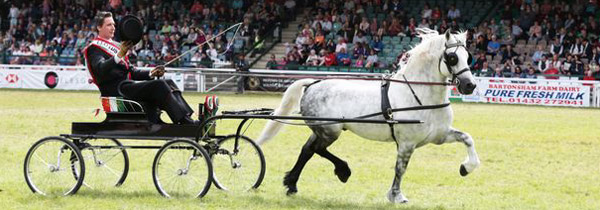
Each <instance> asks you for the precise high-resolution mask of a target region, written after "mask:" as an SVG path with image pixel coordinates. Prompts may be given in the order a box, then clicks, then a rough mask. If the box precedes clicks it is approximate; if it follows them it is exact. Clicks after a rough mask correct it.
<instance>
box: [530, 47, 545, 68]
mask: <svg viewBox="0 0 600 210" xmlns="http://www.w3.org/2000/svg"><path fill="white" fill-rule="evenodd" d="M537 48H538V49H537V51H535V53H533V56H531V60H533V63H534V64H535V65H537V64H538V62H540V60H542V57H543V56H544V55H545V54H546V52H545V51H544V47H542V46H541V45H538V47H537Z"/></svg>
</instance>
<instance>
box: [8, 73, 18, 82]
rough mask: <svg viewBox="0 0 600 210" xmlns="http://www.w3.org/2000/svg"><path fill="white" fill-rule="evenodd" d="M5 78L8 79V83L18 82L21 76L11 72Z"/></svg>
mask: <svg viewBox="0 0 600 210" xmlns="http://www.w3.org/2000/svg"><path fill="white" fill-rule="evenodd" d="M5 79H6V81H8V83H17V82H18V81H19V76H17V75H16V74H9V75H6V77H5Z"/></svg>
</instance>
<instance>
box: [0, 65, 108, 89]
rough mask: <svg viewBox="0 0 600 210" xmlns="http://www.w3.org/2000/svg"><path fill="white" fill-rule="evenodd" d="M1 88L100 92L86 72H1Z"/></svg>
mask: <svg viewBox="0 0 600 210" xmlns="http://www.w3.org/2000/svg"><path fill="white" fill-rule="evenodd" d="M0 88H28V89H60V90H98V87H96V85H95V84H93V83H92V78H91V76H90V74H89V73H88V72H86V71H77V70H71V71H65V70H63V71H55V70H24V69H21V70H0Z"/></svg>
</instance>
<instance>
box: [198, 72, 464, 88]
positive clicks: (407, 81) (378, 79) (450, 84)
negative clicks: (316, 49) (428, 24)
mask: <svg viewBox="0 0 600 210" xmlns="http://www.w3.org/2000/svg"><path fill="white" fill-rule="evenodd" d="M210 74H211V75H221V74H222V75H236V74H237V73H233V74H232V73H214V74H213V73H210ZM244 76H248V77H271V78H285V79H321V80H325V79H340V80H365V81H389V82H395V83H403V84H415V85H431V86H455V85H456V84H455V83H449V82H424V81H410V80H398V79H392V78H389V77H375V78H372V77H357V76H351V77H349V76H286V75H266V74H244Z"/></svg>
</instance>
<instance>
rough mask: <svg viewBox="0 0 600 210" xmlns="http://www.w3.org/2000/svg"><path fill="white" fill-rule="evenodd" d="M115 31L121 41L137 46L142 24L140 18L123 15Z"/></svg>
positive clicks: (141, 32)
mask: <svg viewBox="0 0 600 210" xmlns="http://www.w3.org/2000/svg"><path fill="white" fill-rule="evenodd" d="M117 30H118V31H119V37H120V38H121V40H122V41H131V42H133V44H137V43H138V42H140V40H142V35H143V34H144V24H143V23H142V20H141V19H140V18H138V17H136V16H134V15H125V16H124V17H123V18H121V21H119V25H118V26H117Z"/></svg>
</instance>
